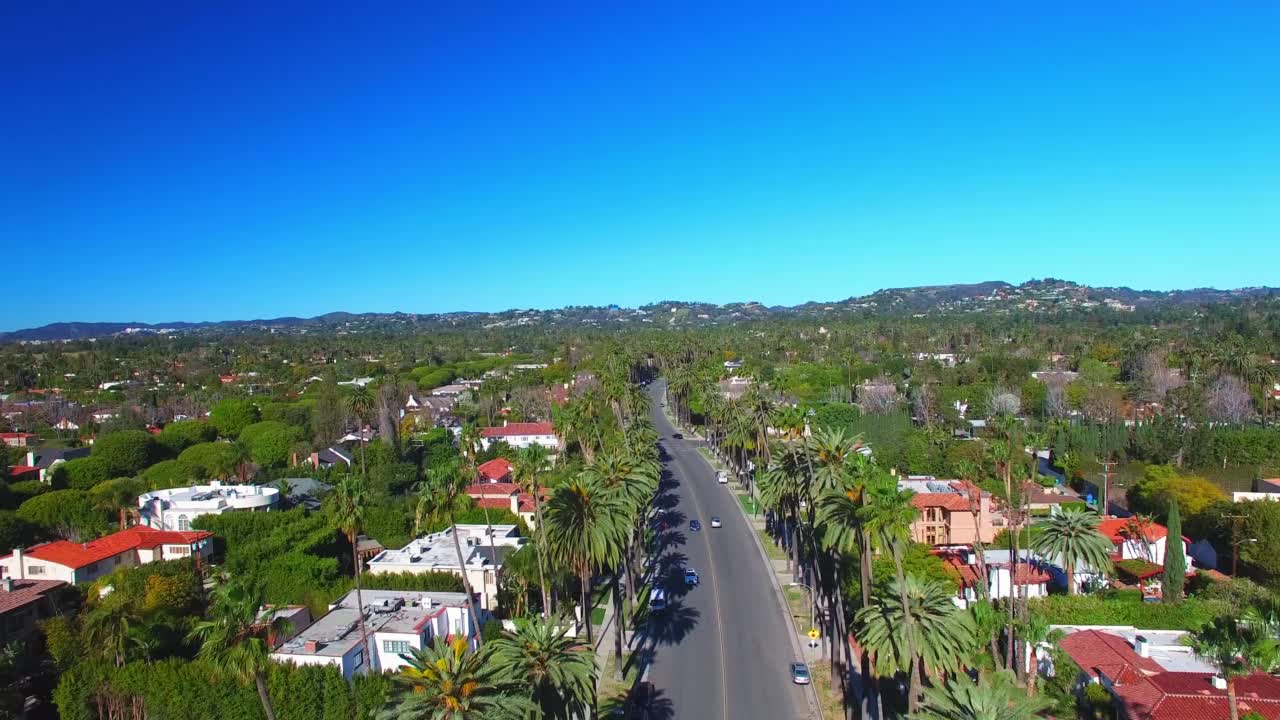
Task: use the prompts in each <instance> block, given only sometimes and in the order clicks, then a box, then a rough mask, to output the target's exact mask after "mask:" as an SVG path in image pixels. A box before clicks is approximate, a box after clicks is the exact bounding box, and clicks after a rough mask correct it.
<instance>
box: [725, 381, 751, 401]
mask: <svg viewBox="0 0 1280 720" xmlns="http://www.w3.org/2000/svg"><path fill="white" fill-rule="evenodd" d="M751 384H752V380H751V378H749V377H740V376H738V375H734V376H733V377H727V378H725V379H723V380H721V381H720V392H721V394H723V395H724V396H725V398H726V399H728V400H737V399H739V398H741V397H742V396H743V395H746V394H747V390H748V389H749V388H750V387H751Z"/></svg>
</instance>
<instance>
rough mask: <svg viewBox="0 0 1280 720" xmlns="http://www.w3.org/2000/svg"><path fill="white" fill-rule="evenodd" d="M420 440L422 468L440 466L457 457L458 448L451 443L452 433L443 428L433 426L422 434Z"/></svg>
mask: <svg viewBox="0 0 1280 720" xmlns="http://www.w3.org/2000/svg"><path fill="white" fill-rule="evenodd" d="M421 442H422V466H423V467H424V468H427V469H431V468H440V467H443V466H445V465H447V464H449V463H451V462H453V461H455V460H457V459H458V448H457V447H455V446H454V444H453V435H452V434H451V433H450V432H449V431H448V430H446V429H445V428H433V429H432V430H431V432H428V433H427V434H426V435H423V436H422V438H421Z"/></svg>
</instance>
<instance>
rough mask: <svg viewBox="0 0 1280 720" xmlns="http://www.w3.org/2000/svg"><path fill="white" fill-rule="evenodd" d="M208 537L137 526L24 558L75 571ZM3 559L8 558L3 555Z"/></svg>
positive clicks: (61, 543) (51, 545)
mask: <svg viewBox="0 0 1280 720" xmlns="http://www.w3.org/2000/svg"><path fill="white" fill-rule="evenodd" d="M209 537H213V533H210V532H205V531H188V532H180V531H176V530H156V529H154V528H149V527H147V526H145V525H138V526H135V527H131V528H129V529H128V530H121V531H120V532H117V533H112V534H110V535H107V536H106V537H100V538H98V539H97V540H92V541H90V542H87V543H73V542H69V541H67V540H55V541H53V542H47V543H44V544H42V545H36V546H34V547H31V548H28V549H27V550H26V554H27V556H28V557H33V558H37V559H39V560H45V561H47V562H51V563H57V564H58V565H63V566H65V567H69V568H72V569H76V568H82V567H84V566H86V565H91V564H93V563H95V562H98V561H99V560H106V559H107V558H110V557H115V556H116V555H119V554H120V553H123V552H127V551H129V550H134V549H138V548H144V549H150V548H155V547H158V546H160V545H187V544H190V543H193V542H196V541H197V540H203V539H205V538H209ZM5 557H9V556H8V555H6V556H5Z"/></svg>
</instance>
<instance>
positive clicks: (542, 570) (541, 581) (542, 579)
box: [533, 482, 551, 619]
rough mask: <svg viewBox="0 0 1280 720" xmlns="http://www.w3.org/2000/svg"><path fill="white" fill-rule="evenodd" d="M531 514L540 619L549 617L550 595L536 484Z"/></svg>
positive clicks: (540, 510)
mask: <svg viewBox="0 0 1280 720" xmlns="http://www.w3.org/2000/svg"><path fill="white" fill-rule="evenodd" d="M533 513H534V515H535V516H536V517H537V518H538V587H540V588H541V589H542V617H543V618H544V619H545V618H549V617H551V593H550V592H549V591H548V589H547V574H546V572H547V571H546V564H547V557H546V552H547V530H546V526H545V525H543V524H542V500H541V498H539V497H538V483H537V482H535V483H533Z"/></svg>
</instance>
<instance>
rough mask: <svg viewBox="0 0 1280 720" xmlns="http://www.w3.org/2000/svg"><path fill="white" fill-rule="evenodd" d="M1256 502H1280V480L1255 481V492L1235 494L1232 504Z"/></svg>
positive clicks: (1232, 494) (1232, 497)
mask: <svg viewBox="0 0 1280 720" xmlns="http://www.w3.org/2000/svg"><path fill="white" fill-rule="evenodd" d="M1255 500H1275V501H1280V478H1266V479H1262V478H1259V479H1257V480H1254V481H1253V492H1233V493H1231V501H1232V502H1253V501H1255Z"/></svg>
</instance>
